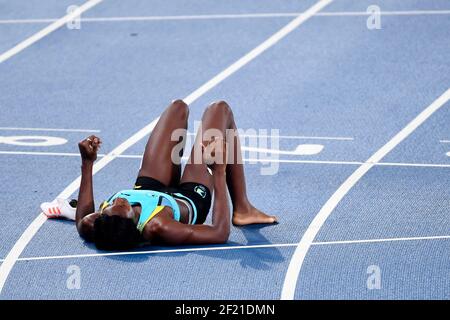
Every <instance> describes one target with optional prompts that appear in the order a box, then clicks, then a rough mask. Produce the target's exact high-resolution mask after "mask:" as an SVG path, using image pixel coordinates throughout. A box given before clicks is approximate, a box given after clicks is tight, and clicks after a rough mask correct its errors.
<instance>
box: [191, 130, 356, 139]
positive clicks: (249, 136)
mask: <svg viewBox="0 0 450 320" xmlns="http://www.w3.org/2000/svg"><path fill="white" fill-rule="evenodd" d="M243 130H244V129H243ZM244 131H245V130H244ZM188 135H190V136H195V135H196V133H195V132H188ZM239 137H240V138H273V137H275V136H271V135H265V134H240V135H239ZM276 137H277V138H280V139H298V140H302V139H305V140H341V141H353V140H354V138H352V137H321V136H317V137H315V136H287V135H278V136H276Z"/></svg>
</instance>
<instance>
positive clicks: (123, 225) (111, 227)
mask: <svg viewBox="0 0 450 320" xmlns="http://www.w3.org/2000/svg"><path fill="white" fill-rule="evenodd" d="M140 241H141V235H140V233H139V231H138V230H137V229H136V224H135V223H134V222H133V220H132V219H128V218H122V217H119V216H108V215H105V214H102V215H100V216H99V217H98V218H97V219H95V222H94V243H95V246H96V247H97V249H100V250H126V249H132V248H134V247H136V246H137V245H138V244H139V242H140Z"/></svg>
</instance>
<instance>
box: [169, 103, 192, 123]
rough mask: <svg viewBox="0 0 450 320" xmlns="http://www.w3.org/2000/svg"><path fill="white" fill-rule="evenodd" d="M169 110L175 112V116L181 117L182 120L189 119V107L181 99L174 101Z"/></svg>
mask: <svg viewBox="0 0 450 320" xmlns="http://www.w3.org/2000/svg"><path fill="white" fill-rule="evenodd" d="M169 109H170V110H171V111H172V112H173V114H174V116H176V117H180V118H182V119H187V118H188V117H189V107H188V105H187V104H186V103H185V102H184V101H183V100H181V99H176V100H173V101H172V103H171V104H170V107H169Z"/></svg>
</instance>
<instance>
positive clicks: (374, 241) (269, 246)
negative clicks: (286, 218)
mask: <svg viewBox="0 0 450 320" xmlns="http://www.w3.org/2000/svg"><path fill="white" fill-rule="evenodd" d="M443 239H450V236H429V237H408V238H385V239H365V240H342V241H325V242H313V243H312V245H313V246H325V245H342V244H365V243H384V242H396V241H419V240H443ZM297 245H298V244H297V243H275V244H272V243H271V244H256V245H242V246H220V247H214V246H208V247H194V248H183V249H161V250H150V251H126V252H108V253H92V254H70V255H63V256H43V257H24V258H19V259H17V261H37V260H59V259H77V258H98V257H110V256H130V255H150V254H158V253H178V252H198V251H220V250H241V249H264V248H283V247H296V246H297ZM2 261H3V260H2V259H0V262H2Z"/></svg>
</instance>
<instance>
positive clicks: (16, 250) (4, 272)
mask: <svg viewBox="0 0 450 320" xmlns="http://www.w3.org/2000/svg"><path fill="white" fill-rule="evenodd" d="M332 1H333V0H320V1H318V2H317V3H316V4H315V5H313V6H312V7H311V8H309V9H308V10H307V11H305V13H304V14H302V15H300V16H298V17H296V18H295V19H293V20H292V21H291V22H289V23H288V24H287V25H286V26H284V27H283V28H281V29H280V30H279V31H277V32H276V33H275V34H273V35H272V36H271V37H269V38H268V39H267V40H265V41H264V42H262V43H261V44H260V45H258V46H257V47H256V48H254V49H253V50H251V51H250V52H248V53H247V54H246V55H244V56H243V57H242V58H240V59H239V60H237V61H236V62H234V63H233V64H231V65H230V66H229V67H227V68H226V69H225V70H223V71H222V72H220V73H219V74H218V75H216V76H215V77H213V78H212V79H211V80H209V81H207V82H206V83H205V84H203V85H202V86H201V87H200V88H198V89H197V90H195V91H194V92H192V93H191V94H190V95H188V96H187V97H186V98H185V99H184V101H185V102H186V103H187V104H191V103H192V102H194V101H195V100H196V99H198V98H199V97H201V96H202V95H203V94H205V93H206V92H208V91H209V90H211V89H212V88H214V87H215V86H216V85H218V84H219V83H220V82H221V81H223V80H225V79H226V78H228V77H229V76H231V75H232V74H233V73H235V72H236V71H238V70H239V69H241V68H242V67H243V66H245V65H246V64H247V63H249V62H250V61H252V60H253V59H255V58H256V57H257V56H259V55H260V54H261V53H263V52H264V51H266V50H267V49H269V48H270V47H272V46H273V45H275V44H276V43H277V42H278V41H280V40H281V39H283V38H284V37H285V36H287V35H288V34H289V33H290V32H292V31H293V30H295V29H296V28H297V27H299V26H300V25H301V24H303V23H304V22H306V21H307V20H308V19H310V18H311V17H312V16H314V14H316V13H317V12H318V11H320V10H321V9H322V8H324V7H325V6H327V5H328V4H330V3H331V2H332ZM158 119H159V117H158V118H156V119H155V120H153V121H152V122H151V123H149V124H148V125H146V126H145V127H144V128H142V129H141V130H139V131H138V132H137V133H135V134H134V135H133V136H131V137H130V138H128V139H127V140H125V141H124V142H123V143H122V144H120V145H119V146H118V147H116V148H115V149H114V150H113V151H111V152H110V153H109V154H108V155H106V156H105V157H103V158H101V159H100V160H99V161H98V162H97V163H96V164H95V165H94V170H93V174H94V175H95V174H96V173H97V172H98V171H100V170H101V169H102V168H104V167H105V166H106V165H107V164H108V163H110V162H111V161H113V160H114V159H115V158H116V157H117V155H120V154H122V153H123V152H125V150H127V149H128V148H129V147H131V146H132V145H134V144H135V143H137V142H138V141H139V140H141V139H142V138H144V137H145V136H147V135H148V134H149V133H150V132H151V131H152V130H153V128H154V127H155V125H156V123H157V121H158ZM80 181H81V176H79V177H78V178H77V179H75V180H74V181H73V182H72V183H71V184H69V185H68V186H67V187H66V189H64V190H63V191H62V192H61V193H60V194H59V195H58V196H57V198H68V197H69V196H70V195H71V194H72V193H74V192H75V191H76V190H77V189H78V187H79V185H80ZM46 219H47V218H46V216H45V214H43V213H42V212H41V213H40V214H39V216H38V217H37V218H36V219H35V220H34V221H33V222H32V223H31V224H30V225H29V226H28V228H27V229H26V230H25V231H24V233H23V234H22V235H21V236H20V238H19V239H18V240H17V242H16V243H15V244H14V246H13V248H12V249H11V251H9V253H8V255H7V256H6V258H5V260H4V262H3V263H2V265H1V266H0V294H1V292H2V290H3V287H4V285H5V282H6V279H7V278H8V275H9V273H10V272H11V269H12V268H13V266H14V265H15V263H16V261H17V259H18V258H19V256H20V254H21V253H22V251H23V250H24V249H25V247H26V246H27V244H28V243H29V242H30V241H31V239H32V238H33V237H34V235H35V234H36V232H37V231H38V230H39V229H40V227H41V226H42V225H43V224H44V222H45V221H46Z"/></svg>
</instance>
